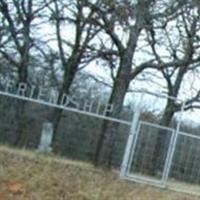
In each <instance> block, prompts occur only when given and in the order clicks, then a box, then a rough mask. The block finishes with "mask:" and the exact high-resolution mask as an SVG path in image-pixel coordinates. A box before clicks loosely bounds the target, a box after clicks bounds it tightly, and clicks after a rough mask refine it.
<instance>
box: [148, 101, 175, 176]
mask: <svg viewBox="0 0 200 200" xmlns="http://www.w3.org/2000/svg"><path fill="white" fill-rule="evenodd" d="M175 112H176V111H175V104H174V100H170V99H168V102H167V105H166V108H165V112H164V113H163V116H162V119H161V121H160V125H161V126H165V127H169V126H170V123H171V120H172V118H173V115H174V113H175ZM157 134H158V135H157V138H156V142H155V148H154V151H153V159H152V163H151V169H150V171H151V173H152V175H156V174H157V173H160V172H161V173H162V171H163V169H164V168H163V167H164V164H165V160H166V156H167V153H168V147H169V143H170V139H171V135H170V134H169V132H168V131H167V130H159V131H158V133H157Z"/></svg>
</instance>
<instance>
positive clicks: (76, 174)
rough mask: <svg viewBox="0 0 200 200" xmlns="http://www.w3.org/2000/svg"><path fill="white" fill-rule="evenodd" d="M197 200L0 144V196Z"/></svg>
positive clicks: (21, 199)
mask: <svg viewBox="0 0 200 200" xmlns="http://www.w3.org/2000/svg"><path fill="white" fill-rule="evenodd" d="M195 199H196V200H198V199H199V200H200V197H195V196H189V195H188V196H187V195H185V194H181V193H176V192H171V191H168V190H161V189H157V188H154V187H149V186H147V185H142V184H136V183H133V182H127V181H123V180H120V179H119V176H118V172H105V171H103V170H100V169H95V168H94V167H93V166H92V165H90V164H87V163H81V162H77V161H70V160H66V159H61V158H59V159H58V158H55V157H53V156H45V155H43V156H41V155H39V154H38V153H34V152H30V151H29V152H28V151H20V150H14V149H10V148H6V147H0V200H195Z"/></svg>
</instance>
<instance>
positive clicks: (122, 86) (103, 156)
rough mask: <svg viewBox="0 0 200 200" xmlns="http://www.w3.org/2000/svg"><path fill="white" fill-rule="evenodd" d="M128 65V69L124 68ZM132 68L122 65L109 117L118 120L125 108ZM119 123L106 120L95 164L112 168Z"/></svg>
mask: <svg viewBox="0 0 200 200" xmlns="http://www.w3.org/2000/svg"><path fill="white" fill-rule="evenodd" d="M124 65H126V68H125V67H124ZM130 70H131V66H129V67H127V64H126V63H125V62H122V63H121V66H120V69H119V71H118V75H117V77H116V80H115V83H114V87H113V90H112V94H111V96H110V99H109V102H108V103H109V104H112V105H113V113H112V114H109V113H107V116H108V115H109V116H110V117H113V118H118V117H119V115H120V112H121V110H122V107H123V102H124V98H125V95H126V92H127V89H128V87H129V83H130V78H129V75H130ZM118 127H119V123H116V122H112V121H108V120H104V122H103V125H102V128H101V132H100V135H99V138H98V140H97V146H96V151H95V155H94V164H95V165H96V166H102V167H105V168H110V167H111V163H112V155H113V150H114V149H113V148H114V144H115V141H116V136H117V130H118Z"/></svg>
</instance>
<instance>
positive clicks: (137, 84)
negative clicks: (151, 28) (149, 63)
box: [39, 24, 200, 122]
mask: <svg viewBox="0 0 200 200" xmlns="http://www.w3.org/2000/svg"><path fill="white" fill-rule="evenodd" d="M74 31H75V30H74V28H73V26H63V28H62V36H63V38H65V39H67V40H69V41H73V40H74V36H75V32H74ZM118 31H119V30H118ZM40 33H42V37H44V38H50V39H52V38H53V37H55V28H54V26H53V25H44V24H43V25H42V27H41V30H40ZM119 34H121V35H123V32H121V31H120V33H119ZM49 35H52V36H53V37H52V38H51V37H50V36H49ZM39 37H40V36H39ZM48 44H49V45H50V46H51V47H52V48H53V49H54V50H56V49H57V42H56V40H55V41H49V43H48ZM145 46H146V45H145V43H144V42H143V41H142V37H141V40H140V43H139V44H138V49H139V48H140V49H141V48H142V47H143V50H148V49H145V48H146V47H145ZM159 48H160V49H159V53H162V54H163V55H168V52H167V51H166V49H164V48H163V47H159ZM146 59H148V53H147V54H146V55H145V52H144V51H143V53H141V51H140V52H139V51H138V53H136V54H135V57H134V61H135V62H136V63H140V62H143V61H145V60H146ZM85 70H86V71H88V72H89V73H91V74H95V75H96V76H97V77H101V78H102V79H104V80H106V82H107V83H108V84H111V82H112V80H111V78H110V70H109V69H108V68H106V67H101V66H98V65H96V64H95V62H92V63H91V64H90V65H88V66H87V67H86V68H85ZM155 75H156V76H155ZM148 76H149V79H151V78H152V77H153V79H154V83H153V82H151V81H145V82H144V81H143V82H141V81H136V80H134V81H132V83H131V86H130V88H131V89H132V88H134V89H136V90H137V89H143V90H148V91H150V92H154V93H162V92H163V91H165V89H164V87H165V86H166V83H165V81H163V80H161V79H160V78H156V77H157V76H160V74H159V73H158V72H156V71H154V72H152V75H147V77H148ZM199 80H200V79H199V77H197V76H194V75H193V74H192V73H190V74H188V75H187V76H186V77H185V78H184V84H182V90H181V91H182V92H181V95H180V96H181V98H183V99H185V98H188V97H190V96H191V95H192V94H194V93H195V90H194V89H195V88H199V84H200V82H199ZM157 83H158V84H157ZM139 96H140V95H139ZM139 98H140V97H138V95H135V98H134V97H133V94H132V93H128V94H127V97H126V102H128V101H133V99H135V100H134V101H137V99H139ZM147 101H148V103H149V104H152V105H151V106H152V107H153V106H154V107H157V106H155V104H154V102H156V101H157V103H158V102H159V101H158V99H157V100H156V99H155V98H153V97H148V98H147ZM159 104H160V105H161V104H162V103H159ZM152 109H153V108H152ZM184 118H187V119H188V120H192V121H195V122H199V121H200V120H199V119H200V110H196V111H190V112H187V113H185V114H184Z"/></svg>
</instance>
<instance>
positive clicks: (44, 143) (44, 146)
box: [38, 123, 53, 152]
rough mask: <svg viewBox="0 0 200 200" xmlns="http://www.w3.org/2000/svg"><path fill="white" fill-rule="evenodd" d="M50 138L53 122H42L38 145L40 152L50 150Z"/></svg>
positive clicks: (51, 136)
mask: <svg viewBox="0 0 200 200" xmlns="http://www.w3.org/2000/svg"><path fill="white" fill-rule="evenodd" d="M52 138H53V124H52V123H44V124H43V127H42V135H41V139H40V145H39V147H38V149H39V151H41V152H51V150H52V147H51V144H52Z"/></svg>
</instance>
